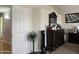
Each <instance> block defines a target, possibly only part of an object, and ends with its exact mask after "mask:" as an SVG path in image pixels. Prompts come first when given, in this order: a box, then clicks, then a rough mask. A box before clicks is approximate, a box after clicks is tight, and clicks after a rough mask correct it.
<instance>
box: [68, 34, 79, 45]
mask: <svg viewBox="0 0 79 59" xmlns="http://www.w3.org/2000/svg"><path fill="white" fill-rule="evenodd" d="M68 42H70V43H77V44H79V33H68Z"/></svg>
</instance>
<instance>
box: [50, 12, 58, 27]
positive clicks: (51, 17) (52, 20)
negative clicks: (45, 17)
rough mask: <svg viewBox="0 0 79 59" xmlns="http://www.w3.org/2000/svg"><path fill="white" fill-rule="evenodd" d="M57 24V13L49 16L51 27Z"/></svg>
mask: <svg viewBox="0 0 79 59" xmlns="http://www.w3.org/2000/svg"><path fill="white" fill-rule="evenodd" d="M56 23H57V15H56V13H55V12H52V13H50V14H49V26H52V25H53V24H56Z"/></svg>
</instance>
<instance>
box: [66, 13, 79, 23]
mask: <svg viewBox="0 0 79 59" xmlns="http://www.w3.org/2000/svg"><path fill="white" fill-rule="evenodd" d="M65 22H66V23H79V13H69V14H65Z"/></svg>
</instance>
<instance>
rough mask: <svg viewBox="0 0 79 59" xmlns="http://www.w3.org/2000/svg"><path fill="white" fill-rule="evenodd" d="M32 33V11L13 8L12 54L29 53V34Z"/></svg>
mask: <svg viewBox="0 0 79 59" xmlns="http://www.w3.org/2000/svg"><path fill="white" fill-rule="evenodd" d="M30 31H32V9H31V8H25V7H22V6H12V53H18V54H19V53H20V54H21V53H22V54H23V53H29V52H30V51H31V49H32V48H31V43H30V41H29V40H28V39H27V34H28V33H29V32H30Z"/></svg>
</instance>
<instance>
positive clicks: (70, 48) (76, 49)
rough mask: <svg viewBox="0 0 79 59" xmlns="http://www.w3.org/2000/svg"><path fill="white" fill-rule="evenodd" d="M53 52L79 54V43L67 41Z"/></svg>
mask: <svg viewBox="0 0 79 59" xmlns="http://www.w3.org/2000/svg"><path fill="white" fill-rule="evenodd" d="M52 54H79V44H74V43H65V44H64V45H62V46H60V47H59V48H57V50H56V51H54V52H52Z"/></svg>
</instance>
